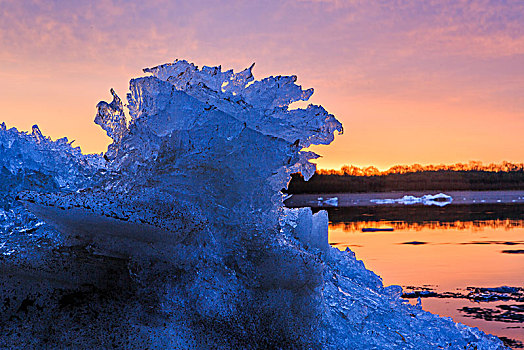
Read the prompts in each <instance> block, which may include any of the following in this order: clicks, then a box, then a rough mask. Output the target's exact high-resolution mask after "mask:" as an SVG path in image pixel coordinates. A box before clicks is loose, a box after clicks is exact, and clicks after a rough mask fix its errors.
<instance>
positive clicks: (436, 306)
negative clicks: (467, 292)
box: [329, 220, 524, 342]
mask: <svg viewBox="0 0 524 350" xmlns="http://www.w3.org/2000/svg"><path fill="white" fill-rule="evenodd" d="M363 228H393V229H394V230H393V231H392V232H362V229H363ZM329 240H330V244H332V245H333V246H335V247H337V248H339V249H345V248H346V247H349V248H350V249H351V250H353V251H354V252H355V254H356V256H357V259H360V260H363V261H364V263H365V265H366V267H367V268H368V269H370V270H372V271H374V272H375V273H377V274H378V275H380V276H381V277H382V279H383V281H384V285H391V284H397V285H401V286H418V287H421V286H429V287H430V288H431V289H432V290H434V291H436V292H446V291H447V292H456V291H457V290H459V289H464V288H465V287H468V286H474V287H499V286H513V287H523V286H524V254H522V253H524V220H486V221H456V222H423V223H407V222H403V221H359V222H342V223H332V224H330V231H329ZM504 251H506V252H505V253H504ZM508 252H513V253H508ZM414 301H415V300H414V299H410V302H414ZM499 304H501V305H504V304H507V305H510V304H511V303H510V302H509V303H508V302H496V303H485V302H481V303H477V302H473V301H471V300H468V299H452V298H424V299H423V300H422V307H423V308H424V309H425V310H427V311H430V312H433V313H436V314H439V315H441V316H449V317H452V318H453V320H454V321H455V322H461V323H464V324H466V325H469V326H472V327H479V328H480V329H482V330H483V331H485V332H487V333H491V334H495V335H497V336H504V337H508V338H512V339H516V340H518V341H520V342H524V326H523V325H522V324H521V323H506V322H491V321H488V320H483V319H476V318H471V317H468V316H467V315H465V314H464V313H462V312H460V311H459V309H461V308H462V307H473V308H486V307H488V308H496V306H497V305H499Z"/></svg>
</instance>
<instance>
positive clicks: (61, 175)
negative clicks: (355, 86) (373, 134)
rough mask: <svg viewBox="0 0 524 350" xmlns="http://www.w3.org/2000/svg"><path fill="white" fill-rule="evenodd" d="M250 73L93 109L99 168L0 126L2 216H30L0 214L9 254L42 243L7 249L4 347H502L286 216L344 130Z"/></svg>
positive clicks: (157, 71)
mask: <svg viewBox="0 0 524 350" xmlns="http://www.w3.org/2000/svg"><path fill="white" fill-rule="evenodd" d="M252 69H253V66H251V67H249V68H247V69H245V70H244V71H241V72H238V73H234V72H233V71H232V70H227V71H222V69H221V67H203V68H202V69H198V67H196V66H195V65H193V64H191V63H188V62H186V61H175V62H174V63H169V64H164V65H161V66H157V67H154V68H148V69H145V70H144V71H145V73H148V74H149V75H147V76H145V77H140V78H136V79H132V80H131V81H130V92H129V93H128V94H127V105H126V106H124V104H123V102H122V101H121V99H120V98H119V97H118V95H117V94H116V93H115V92H114V91H113V90H111V93H112V95H113V100H112V101H111V102H110V103H107V102H100V103H99V104H98V106H97V107H98V113H97V115H96V118H95V123H97V124H98V125H100V126H101V127H102V128H103V129H104V130H105V131H106V132H107V134H108V136H109V137H111V138H112V140H113V143H112V144H111V145H110V146H109V147H108V150H107V152H106V153H105V154H104V155H103V157H102V156H98V155H83V154H82V153H81V152H80V150H79V149H76V148H73V147H72V146H71V145H70V143H69V142H68V141H67V140H66V139H62V140H58V141H51V140H50V139H48V138H45V137H43V136H42V135H41V133H40V132H39V130H38V129H37V128H36V129H35V128H34V129H33V132H32V133H31V134H27V133H21V132H18V131H16V130H14V129H9V130H7V129H6V127H5V126H2V128H0V147H1V148H0V150H1V151H2V153H1V157H0V165H1V166H2V171H3V172H4V173H6V174H10V175H9V176H10V177H9V179H8V180H7V182H5V181H4V182H5V186H3V187H2V189H1V190H2V191H4V192H5V193H6V194H7V195H8V197H9V196H10V197H9V198H11V199H14V197H15V195H16V194H14V192H13V191H11V190H6V188H12V186H13V184H19V183H22V184H23V185H17V186H19V187H17V188H16V192H17V193H18V192H20V193H19V194H17V196H18V199H19V201H18V202H15V201H14V200H10V201H8V202H6V204H5V206H4V209H3V210H4V213H8V212H12V213H15V212H16V213H18V214H16V215H15V216H17V217H20V218H25V217H27V219H22V220H19V222H11V221H12V216H11V217H10V216H9V215H7V214H2V213H0V220H4V221H2V222H3V225H4V226H3V227H4V231H2V234H3V236H2V237H3V239H4V243H5V242H10V241H9V240H8V239H7V238H8V237H11V236H12V235H14V234H15V232H17V235H18V236H20V237H23V236H24V235H23V234H24V232H27V230H26V226H27V228H28V229H29V230H30V231H31V235H32V236H35V237H36V238H35V239H36V240H40V241H42V240H43V241H46V242H48V244H37V245H29V244H25V245H19V246H18V248H17V249H18V251H17V250H16V249H14V250H13V249H10V250H9V254H7V253H6V252H7V250H2V252H3V255H2V256H1V258H2V259H1V260H0V263H1V264H2V266H3V267H4V269H5V270H6V271H8V273H6V274H4V275H3V276H2V277H1V280H0V282H1V284H0V287H1V288H2V293H3V294H2V295H5V296H6V299H5V300H4V305H3V309H2V316H0V331H1V332H2V335H3V336H2V337H1V339H0V347H4V348H17V347H19V348H31V347H69V348H108V347H116V348H128V349H129V348H137V349H144V348H158V349H164V348H173V349H230V348H242V349H258V348H277V349H278V348H281V349H290V348H293V349H320V348H325V349H503V348H504V346H503V345H502V343H501V342H500V341H499V340H498V339H497V338H496V337H494V336H490V335H486V334H484V333H483V332H481V331H479V330H478V329H472V328H469V327H466V326H464V325H460V324H456V323H454V322H452V320H451V319H449V318H440V317H438V316H436V315H433V314H430V313H428V312H425V311H423V310H422V309H421V307H420V306H412V305H409V304H408V303H407V301H405V300H403V299H401V298H400V296H401V294H402V289H401V288H400V287H398V286H389V287H384V286H383V284H382V280H381V279H380V277H378V276H377V275H376V274H374V273H373V272H371V271H369V270H367V269H366V268H365V267H364V264H363V263H362V262H361V261H358V260H356V258H355V255H354V254H353V252H351V251H350V250H349V249H347V250H346V251H344V252H342V251H339V250H337V249H335V248H331V247H330V246H329V244H328V239H327V235H328V217H327V212H325V211H320V212H318V213H316V214H313V213H312V211H311V209H310V208H301V209H288V208H285V207H284V206H283V201H282V198H283V196H282V192H281V190H282V189H284V188H287V185H288V183H289V181H290V174H292V173H294V172H297V171H300V172H302V174H303V175H304V177H305V178H309V177H310V176H312V175H313V173H314V171H315V165H314V164H312V163H310V162H309V161H310V160H311V159H315V158H316V157H318V156H317V155H316V154H314V153H313V152H310V151H307V150H305V149H306V148H307V147H308V146H310V145H312V144H329V143H331V142H332V141H333V138H334V133H335V132H336V131H338V132H342V125H341V124H340V122H338V121H337V120H336V119H335V117H334V116H333V115H331V114H329V113H328V112H327V111H326V110H325V109H324V108H323V107H321V106H315V105H309V106H308V107H307V108H305V109H290V108H289V105H290V104H291V103H293V102H296V101H306V100H308V99H309V97H310V96H311V95H312V93H313V90H312V89H308V90H303V89H302V87H300V86H299V85H297V84H295V83H296V77H295V76H278V77H269V78H265V79H262V80H255V79H254V77H253V74H252ZM126 108H127V109H128V111H129V113H126ZM44 155H45V156H44ZM49 155H50V156H49ZM20 174H22V175H20ZM24 174H39V175H38V176H32V177H29V180H27V181H26V182H23V181H22V180H20V179H21V178H23V179H28V177H27V176H25V175H24ZM18 175H20V176H21V177H20V176H19V177H17V176H18ZM42 179H44V180H42ZM20 181H22V182H20ZM24 181H25V180H24ZM20 203H23V205H24V207H22V206H21V204H20ZM19 214H20V215H19ZM22 214H23V215H25V216H23V215H22ZM2 215H3V216H2ZM35 215H36V217H35ZM36 218H39V219H36ZM10 220H11V221H10ZM24 230H26V231H24ZM6 239H7V240H6ZM40 241H39V242H40ZM10 244H11V243H10ZM4 245H5V244H4ZM11 245H13V244H11ZM2 249H3V248H2Z"/></svg>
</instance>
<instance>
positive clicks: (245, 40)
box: [0, 0, 524, 169]
mask: <svg viewBox="0 0 524 350" xmlns="http://www.w3.org/2000/svg"><path fill="white" fill-rule="evenodd" d="M176 58H179V59H187V60H189V61H193V62H194V63H195V64H197V65H199V66H202V65H219V64H221V65H222V67H223V68H226V69H227V68H233V69H235V70H241V69H243V68H245V67H248V66H249V65H251V63H253V62H256V66H255V69H254V73H255V77H256V78H264V77H265V76H268V75H279V74H296V75H297V76H298V83H299V84H301V85H302V86H303V87H305V88H309V87H313V88H314V89H315V94H314V95H313V97H312V98H311V102H312V103H315V104H322V105H323V106H324V107H325V108H326V109H327V110H328V111H329V112H331V113H333V114H335V116H337V118H338V119H339V120H340V121H341V122H342V123H343V124H344V128H345V133H344V135H342V136H339V137H337V138H336V141H335V142H334V143H333V144H332V145H331V146H329V147H317V148H315V150H316V151H317V152H319V153H321V154H322V155H323V158H321V159H320V160H319V162H318V163H319V166H320V167H321V168H340V166H341V165H343V164H354V165H357V166H365V165H375V166H377V167H379V168H380V169H385V168H388V167H389V166H392V165H395V164H412V163H421V164H429V163H455V162H467V161H469V160H479V161H483V162H486V163H488V162H500V161H502V160H508V161H513V162H522V161H524V135H523V134H524V2H523V1H511V0H510V1H502V0H500V1H483V0H479V1H400V0H398V1H360V0H348V1H342V0H341V1H337V0H333V1H329V0H316V1H307V0H303V1H285V0H276V1H273V0H270V1H199V0H194V1H172V0H165V1H162V0H158V1H143V0H142V1H10V0H7V1H6V0H0V107H1V111H0V113H1V115H0V121H5V122H6V123H7V125H8V126H9V127H11V126H16V127H17V128H19V129H21V130H29V129H30V128H31V125H33V124H38V125H39V126H40V128H41V129H42V131H43V133H44V134H46V135H49V136H51V137H52V138H58V137H62V136H68V137H69V139H70V140H73V139H74V140H76V141H75V143H74V144H75V145H78V146H81V147H82V150H84V151H85V152H102V151H105V149H106V147H107V144H108V143H109V139H108V138H107V137H106V136H105V132H103V131H102V130H101V129H100V128H99V127H98V126H97V125H95V124H94V123H93V119H94V116H95V113H96V109H95V106H96V104H97V103H98V101H100V100H110V99H111V95H110V94H109V89H110V88H111V87H113V88H115V90H116V92H117V93H118V94H119V95H120V96H121V97H122V98H124V97H125V94H126V92H127V87H128V82H129V79H130V78H132V77H136V76H139V75H143V74H142V72H141V69H142V68H145V67H151V66H154V65H157V64H161V63H166V62H172V61H173V60H174V59H176Z"/></svg>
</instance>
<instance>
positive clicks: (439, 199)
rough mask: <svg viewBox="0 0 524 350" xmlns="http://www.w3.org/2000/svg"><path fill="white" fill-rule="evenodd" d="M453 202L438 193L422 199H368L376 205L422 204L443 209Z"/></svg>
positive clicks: (412, 197) (424, 196)
mask: <svg viewBox="0 0 524 350" xmlns="http://www.w3.org/2000/svg"><path fill="white" fill-rule="evenodd" d="M452 201H453V198H451V196H448V195H447V194H444V193H438V194H434V195H432V194H426V195H423V196H422V197H415V196H408V195H406V196H404V197H402V198H397V199H390V198H387V199H370V202H372V203H376V204H405V205H413V204H423V205H436V206H439V207H443V206H445V205H448V204H451V202H452Z"/></svg>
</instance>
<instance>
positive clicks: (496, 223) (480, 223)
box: [331, 219, 524, 232]
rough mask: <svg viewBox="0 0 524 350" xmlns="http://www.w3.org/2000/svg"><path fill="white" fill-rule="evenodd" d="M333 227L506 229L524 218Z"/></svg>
mask: <svg viewBox="0 0 524 350" xmlns="http://www.w3.org/2000/svg"><path fill="white" fill-rule="evenodd" d="M331 227H332V228H334V229H337V230H338V229H341V230H343V231H348V232H354V231H362V229H366V228H388V227H391V228H393V229H394V230H405V231H406V230H412V231H422V230H436V229H444V230H446V229H453V230H468V231H475V232H476V231H482V230H484V229H485V228H494V229H500V228H502V229H505V230H510V229H513V228H521V227H524V220H513V219H505V220H500V219H497V220H477V221H453V222H442V221H423V222H405V221H353V222H332V223H331Z"/></svg>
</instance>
